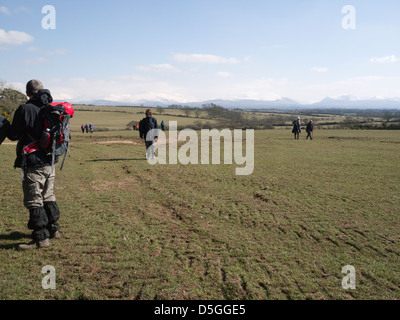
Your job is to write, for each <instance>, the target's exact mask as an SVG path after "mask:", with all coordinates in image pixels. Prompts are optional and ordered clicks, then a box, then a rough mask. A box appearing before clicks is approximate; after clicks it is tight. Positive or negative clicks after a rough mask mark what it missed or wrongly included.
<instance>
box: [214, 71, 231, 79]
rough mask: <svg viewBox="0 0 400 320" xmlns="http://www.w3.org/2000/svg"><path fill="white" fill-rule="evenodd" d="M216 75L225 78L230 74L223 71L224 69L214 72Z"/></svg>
mask: <svg viewBox="0 0 400 320" xmlns="http://www.w3.org/2000/svg"><path fill="white" fill-rule="evenodd" d="M216 74H217V76H218V77H222V78H227V77H230V76H231V74H230V73H229V72H225V71H220V72H217V73H216Z"/></svg>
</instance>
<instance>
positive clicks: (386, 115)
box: [382, 111, 393, 122]
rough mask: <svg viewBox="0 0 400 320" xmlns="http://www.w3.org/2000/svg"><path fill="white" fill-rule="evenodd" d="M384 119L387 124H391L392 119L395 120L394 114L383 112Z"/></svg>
mask: <svg viewBox="0 0 400 320" xmlns="http://www.w3.org/2000/svg"><path fill="white" fill-rule="evenodd" d="M382 119H383V120H386V122H389V121H390V120H391V119H393V113H391V112H390V111H385V112H383V115H382Z"/></svg>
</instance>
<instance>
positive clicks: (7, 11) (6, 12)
mask: <svg viewBox="0 0 400 320" xmlns="http://www.w3.org/2000/svg"><path fill="white" fill-rule="evenodd" d="M0 13H3V14H5V15H7V16H9V15H11V13H10V10H8V8H7V7H4V6H1V7H0Z"/></svg>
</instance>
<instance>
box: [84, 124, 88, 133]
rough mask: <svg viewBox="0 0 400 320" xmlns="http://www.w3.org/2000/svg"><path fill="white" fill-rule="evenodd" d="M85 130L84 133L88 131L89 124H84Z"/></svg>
mask: <svg viewBox="0 0 400 320" xmlns="http://www.w3.org/2000/svg"><path fill="white" fill-rule="evenodd" d="M85 130H86V133H89V126H88V124H87V123H86V124H85Z"/></svg>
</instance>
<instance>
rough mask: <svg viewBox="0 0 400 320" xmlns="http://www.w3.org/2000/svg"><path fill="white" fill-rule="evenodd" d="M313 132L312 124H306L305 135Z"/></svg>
mask: <svg viewBox="0 0 400 320" xmlns="http://www.w3.org/2000/svg"><path fill="white" fill-rule="evenodd" d="M313 131H314V124H313V123H308V124H307V130H306V132H307V133H310V132H313Z"/></svg>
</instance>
